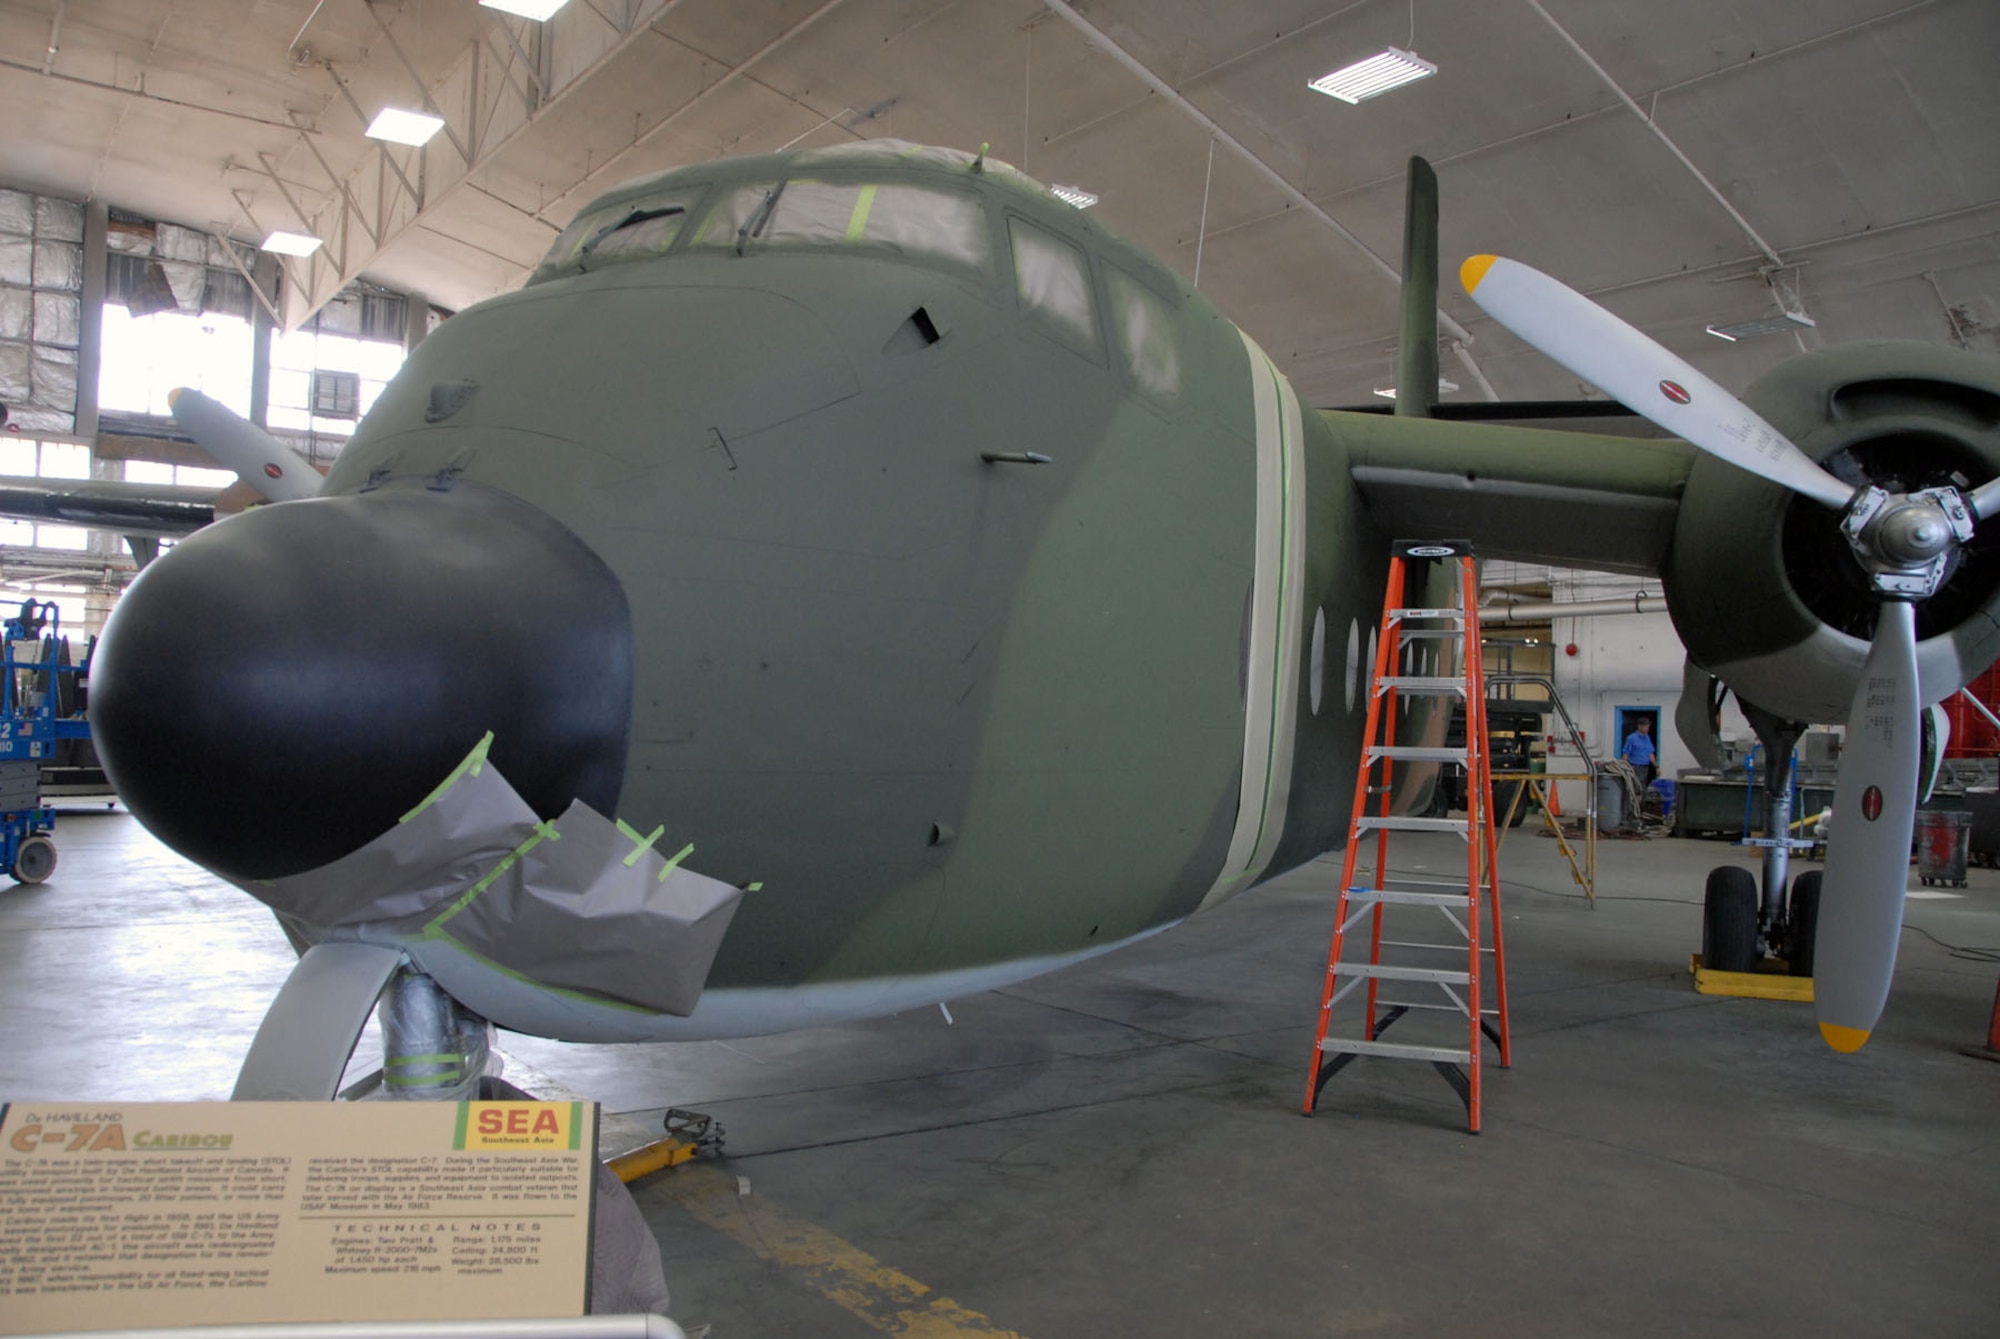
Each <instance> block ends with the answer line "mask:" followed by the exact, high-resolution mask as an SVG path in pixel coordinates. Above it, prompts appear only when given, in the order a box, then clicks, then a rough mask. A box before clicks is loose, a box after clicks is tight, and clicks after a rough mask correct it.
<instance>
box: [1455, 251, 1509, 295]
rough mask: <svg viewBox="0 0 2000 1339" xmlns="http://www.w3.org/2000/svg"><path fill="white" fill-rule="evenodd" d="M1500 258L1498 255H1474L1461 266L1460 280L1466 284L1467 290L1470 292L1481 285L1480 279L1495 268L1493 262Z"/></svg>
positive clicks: (1459, 268) (1459, 271) (1459, 270)
mask: <svg viewBox="0 0 2000 1339" xmlns="http://www.w3.org/2000/svg"><path fill="white" fill-rule="evenodd" d="M1498 259H1500V257H1498V256H1472V257H1470V258H1468V259H1467V260H1466V262H1465V264H1463V265H1461V266H1459V267H1458V281H1459V282H1460V283H1461V284H1464V285H1465V291H1466V292H1468V293H1470V292H1471V291H1472V290H1473V289H1475V288H1477V287H1479V281H1480V280H1481V279H1484V278H1485V277H1486V272H1487V271H1488V270H1490V269H1492V268H1493V262H1494V261H1496V260H1498Z"/></svg>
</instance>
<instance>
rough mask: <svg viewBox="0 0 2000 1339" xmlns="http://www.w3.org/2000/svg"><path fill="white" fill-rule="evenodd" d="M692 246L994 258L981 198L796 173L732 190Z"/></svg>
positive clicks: (971, 261)
mask: <svg viewBox="0 0 2000 1339" xmlns="http://www.w3.org/2000/svg"><path fill="white" fill-rule="evenodd" d="M690 245H693V246H704V247H733V248H735V249H736V250H737V251H738V252H739V253H742V254H748V253H750V252H752V251H761V250H764V249H767V248H788V249H789V248H798V247H827V248H838V247H861V248H866V249H870V250H879V251H889V252H893V253H895V254H897V255H904V256H914V257H929V258H932V259H936V260H943V261H946V262H949V263H952V264H956V265H963V266H967V267H970V268H973V269H978V270H981V271H984V270H988V269H990V268H991V265H992V246H991V243H990V242H989V240H988V237H987V232H986V218H985V214H984V213H983V212H982V210H981V208H980V205H979V202H978V200H976V199H975V198H973V197H972V196H969V195H960V194H958V193H957V192H955V191H940V190H932V189H930V188H929V187H925V186H907V185H901V184H878V183H872V182H868V183H864V182H828V181H811V180H806V179H803V178H793V179H791V180H787V181H782V182H771V183H764V184H760V185H756V186H743V187H739V188H737V189H736V190H733V191H730V192H728V193H726V194H725V195H724V196H723V197H722V198H721V199H720V200H718V201H716V203H715V207H714V208H713V209H712V210H710V211H709V215H708V217H707V218H706V219H705V220H703V222H702V225H701V231H700V232H699V233H697V234H696V235H695V237H694V240H693V241H692V242H691V243H690Z"/></svg>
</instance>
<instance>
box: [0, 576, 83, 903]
mask: <svg viewBox="0 0 2000 1339" xmlns="http://www.w3.org/2000/svg"><path fill="white" fill-rule="evenodd" d="M59 621H60V615H59V614H58V613H57V611H56V608H55V606H54V605H52V604H47V603H41V602H38V601H35V600H28V601H26V602H25V603H23V604H22V605H21V608H20V611H19V612H18V613H17V614H15V615H14V616H13V617H11V618H9V619H7V620H6V622H5V625H4V628H0V634H4V639H5V640H4V643H0V870H4V871H6V872H7V873H8V874H9V875H11V876H12V877H13V878H14V880H15V882H17V883H41V882H42V881H43V880H45V879H47V878H48V877H49V875H51V874H53V873H55V868H56V844H55V839H54V837H53V836H52V835H51V833H52V832H53V831H54V829H55V824H56V811H55V810H54V809H50V808H44V807H43V805H42V769H43V768H44V767H47V766H49V765H51V763H52V762H53V761H54V760H55V759H56V757H57V748H58V746H59V744H60V743H61V741H63V740H68V739H89V738H90V722H89V720H88V719H87V718H86V717H85V715H84V713H83V710H82V708H83V696H84V685H85V683H86V681H87V679H88V676H89V674H90V652H89V651H86V652H85V653H84V658H83V662H82V663H81V664H76V665H72V664H70V663H68V661H69V643H68V642H67V641H66V640H65V639H64V638H63V637H62V636H61V635H60V630H59V627H58V624H59Z"/></svg>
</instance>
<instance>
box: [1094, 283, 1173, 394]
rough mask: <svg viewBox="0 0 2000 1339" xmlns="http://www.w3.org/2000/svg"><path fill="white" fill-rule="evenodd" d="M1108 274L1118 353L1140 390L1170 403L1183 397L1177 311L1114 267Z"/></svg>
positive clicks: (1157, 295)
mask: <svg viewBox="0 0 2000 1339" xmlns="http://www.w3.org/2000/svg"><path fill="white" fill-rule="evenodd" d="M1105 273H1106V275H1107V276H1108V278H1109V283H1108V285H1107V286H1108V287H1109V288H1110V290H1111V319H1112V322H1113V324H1114V325H1116V326H1117V329H1118V350H1119V352H1120V353H1121V354H1123V355H1124V358H1125V368H1126V370H1127V371H1129V372H1130V373H1131V374H1132V380H1133V382H1134V383H1135V384H1136V385H1137V386H1138V387H1139V389H1140V390H1143V391H1150V392H1152V393H1153V394H1154V395H1158V396H1162V397H1164V398H1168V399H1171V398H1172V397H1174V396H1176V395H1179V394H1180V393H1181V353H1180V346H1179V344H1178V342H1177V341H1176V339H1175V334H1176V322H1175V319H1174V309H1173V308H1172V307H1170V306H1168V305H1167V302H1166V300H1165V299H1163V298H1162V297H1160V295H1159V294H1157V293H1155V292H1154V291H1153V290H1152V289H1150V288H1148V287H1146V286H1145V285H1144V284H1142V283H1140V282H1139V281H1138V280H1137V279H1134V278H1132V277H1131V276H1130V275H1128V274H1126V273H1125V272H1124V271H1123V270H1120V269H1119V268H1118V267H1117V266H1115V265H1107V266H1106V267H1105Z"/></svg>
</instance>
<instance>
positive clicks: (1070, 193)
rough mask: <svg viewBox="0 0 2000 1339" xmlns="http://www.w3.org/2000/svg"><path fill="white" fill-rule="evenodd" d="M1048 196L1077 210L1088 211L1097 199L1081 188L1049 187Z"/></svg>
mask: <svg viewBox="0 0 2000 1339" xmlns="http://www.w3.org/2000/svg"><path fill="white" fill-rule="evenodd" d="M1049 194H1050V195H1053V196H1054V197H1055V198H1056V199H1058V200H1061V201H1062V202H1063V203H1065V204H1071V205H1075V206H1076V207H1077V208H1078V209H1088V208H1090V207H1091V206H1092V205H1094V204H1096V203H1097V197H1096V196H1094V195H1092V194H1091V193H1090V192H1089V191H1086V190H1085V189H1083V187H1081V186H1051V187H1049Z"/></svg>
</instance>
